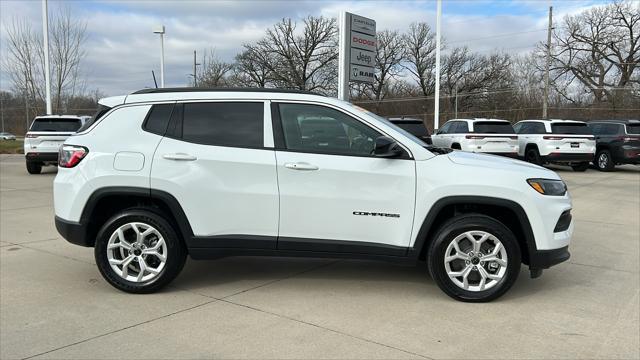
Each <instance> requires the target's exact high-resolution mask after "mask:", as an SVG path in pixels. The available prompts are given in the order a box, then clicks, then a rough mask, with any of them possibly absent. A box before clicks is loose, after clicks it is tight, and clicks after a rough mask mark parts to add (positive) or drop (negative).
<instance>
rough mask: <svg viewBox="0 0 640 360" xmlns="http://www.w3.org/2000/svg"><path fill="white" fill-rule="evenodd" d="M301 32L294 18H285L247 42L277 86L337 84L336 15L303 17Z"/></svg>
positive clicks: (323, 87)
mask: <svg viewBox="0 0 640 360" xmlns="http://www.w3.org/2000/svg"><path fill="white" fill-rule="evenodd" d="M303 24H304V28H303V29H302V31H301V33H299V32H298V31H297V30H296V27H297V24H296V23H295V22H293V21H292V20H291V19H282V21H280V22H279V23H277V24H276V25H274V27H273V28H272V29H268V30H267V32H266V35H265V37H264V38H262V39H261V40H259V41H258V42H257V43H256V44H246V45H244V48H245V50H247V51H249V52H250V53H251V54H258V55H259V56H255V57H254V61H257V62H259V64H258V65H257V66H259V67H263V68H265V69H268V71H269V73H270V74H272V76H273V81H274V83H275V85H276V86H279V87H288V88H294V89H300V90H329V89H332V88H334V87H335V84H333V83H334V82H335V73H333V72H332V71H327V69H329V68H332V67H335V66H336V61H337V58H338V50H337V36H336V35H337V27H336V21H335V19H327V18H324V17H313V16H309V17H307V18H305V19H304V20H303Z"/></svg>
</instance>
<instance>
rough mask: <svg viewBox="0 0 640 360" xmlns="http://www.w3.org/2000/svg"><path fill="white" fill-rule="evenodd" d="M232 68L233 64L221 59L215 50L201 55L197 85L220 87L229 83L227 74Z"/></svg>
mask: <svg viewBox="0 0 640 360" xmlns="http://www.w3.org/2000/svg"><path fill="white" fill-rule="evenodd" d="M231 70H233V64H231V63H228V62H225V61H222V60H220V59H219V58H218V56H217V55H216V52H215V50H210V51H209V54H208V55H207V54H205V55H204V56H203V57H202V66H201V67H200V69H199V74H198V87H221V86H227V85H229V81H228V75H229V74H230V73H231Z"/></svg>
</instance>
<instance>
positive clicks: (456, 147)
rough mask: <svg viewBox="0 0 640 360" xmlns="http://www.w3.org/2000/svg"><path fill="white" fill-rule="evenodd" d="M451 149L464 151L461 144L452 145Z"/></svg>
mask: <svg viewBox="0 0 640 360" xmlns="http://www.w3.org/2000/svg"><path fill="white" fill-rule="evenodd" d="M451 148H452V149H453V150H462V147H461V146H460V144H451Z"/></svg>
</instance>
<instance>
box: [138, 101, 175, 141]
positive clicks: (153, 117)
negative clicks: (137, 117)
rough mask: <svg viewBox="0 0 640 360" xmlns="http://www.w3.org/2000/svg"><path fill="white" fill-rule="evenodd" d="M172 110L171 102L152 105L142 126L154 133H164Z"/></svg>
mask: <svg viewBox="0 0 640 360" xmlns="http://www.w3.org/2000/svg"><path fill="white" fill-rule="evenodd" d="M172 110H173V104H158V105H153V107H152V108H151V110H149V114H147V119H146V120H145V122H144V125H143V126H142V128H143V129H145V130H146V131H148V132H151V133H154V134H158V135H164V134H165V133H166V131H167V126H168V125H169V119H170V118H171V111H172Z"/></svg>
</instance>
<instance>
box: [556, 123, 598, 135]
mask: <svg viewBox="0 0 640 360" xmlns="http://www.w3.org/2000/svg"><path fill="white" fill-rule="evenodd" d="M551 132H552V133H553V134H568V135H591V134H592V133H591V129H589V127H588V126H587V124H583V123H562V124H551Z"/></svg>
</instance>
